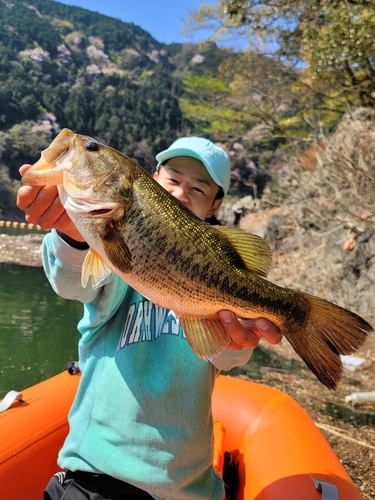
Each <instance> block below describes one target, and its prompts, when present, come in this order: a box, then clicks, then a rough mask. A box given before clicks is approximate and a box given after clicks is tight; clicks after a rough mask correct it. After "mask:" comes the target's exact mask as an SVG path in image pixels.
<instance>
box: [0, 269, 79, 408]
mask: <svg viewBox="0 0 375 500" xmlns="http://www.w3.org/2000/svg"><path fill="white" fill-rule="evenodd" d="M0 311H1V314H0V399H2V397H3V396H4V395H5V394H6V393H7V392H8V391H9V390H11V389H15V390H18V391H21V390H23V389H25V388H26V387H29V386H31V385H34V384H36V383H38V382H40V381H41V380H44V379H46V378H48V377H51V376H52V375H55V374H57V373H59V372H61V371H62V370H64V369H65V366H66V363H67V362H68V361H70V360H74V359H76V358H77V342H78V339H79V333H78V331H77V328H76V325H77V321H78V320H79V318H80V316H81V311H82V305H81V304H79V303H78V302H75V301H68V300H64V299H62V298H60V297H58V296H57V295H56V294H55V292H54V291H53V290H52V288H51V287H50V285H49V283H48V281H47V279H46V277H45V275H44V272H43V269H42V268H35V267H26V266H18V265H9V264H0Z"/></svg>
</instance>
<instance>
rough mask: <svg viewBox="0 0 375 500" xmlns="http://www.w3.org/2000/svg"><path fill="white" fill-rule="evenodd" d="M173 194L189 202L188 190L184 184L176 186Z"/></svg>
mask: <svg viewBox="0 0 375 500" xmlns="http://www.w3.org/2000/svg"><path fill="white" fill-rule="evenodd" d="M172 194H173V196H174V197H175V198H177V199H178V200H180V201H181V202H187V201H188V200H189V196H188V193H187V190H186V189H185V188H184V187H183V186H175V187H174V189H173V193H172Z"/></svg>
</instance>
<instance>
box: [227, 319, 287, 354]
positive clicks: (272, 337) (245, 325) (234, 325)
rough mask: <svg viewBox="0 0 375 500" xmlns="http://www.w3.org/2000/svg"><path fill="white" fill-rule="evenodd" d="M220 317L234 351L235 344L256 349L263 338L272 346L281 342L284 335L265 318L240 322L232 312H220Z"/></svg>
mask: <svg viewBox="0 0 375 500" xmlns="http://www.w3.org/2000/svg"><path fill="white" fill-rule="evenodd" d="M219 317H220V318H221V320H222V322H223V324H224V326H225V329H226V330H227V332H228V333H229V335H230V336H231V339H232V343H231V344H230V346H229V347H231V348H232V349H233V348H234V347H233V343H234V344H236V345H237V346H242V347H252V348H253V347H256V346H257V345H258V343H259V340H260V339H261V338H264V339H265V340H267V342H269V343H270V344H279V343H280V342H281V339H282V335H281V333H280V331H279V329H278V328H277V327H276V326H275V325H274V324H273V323H272V322H271V321H268V320H267V319H265V318H251V319H250V318H249V319H241V320H239V319H238V318H237V316H236V315H235V314H234V313H232V312H231V311H220V312H219ZM240 348H241V347H240Z"/></svg>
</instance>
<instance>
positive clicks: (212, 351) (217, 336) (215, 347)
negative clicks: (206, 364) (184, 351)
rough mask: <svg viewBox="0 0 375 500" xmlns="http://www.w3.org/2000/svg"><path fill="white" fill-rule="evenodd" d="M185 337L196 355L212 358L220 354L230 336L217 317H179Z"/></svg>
mask: <svg viewBox="0 0 375 500" xmlns="http://www.w3.org/2000/svg"><path fill="white" fill-rule="evenodd" d="M180 325H181V326H182V328H183V330H184V332H185V335H186V338H187V340H188V342H189V344H190V346H191V348H192V349H193V351H194V352H195V354H196V355H197V356H199V357H200V358H202V359H212V358H215V357H216V356H218V355H219V354H221V353H222V352H223V351H224V349H225V348H226V347H227V346H228V345H229V343H230V341H231V338H230V336H229V334H228V332H227V331H226V330H225V328H224V326H223V324H222V322H221V321H220V319H219V318H218V317H216V316H215V317H210V318H199V319H198V318H183V317H182V318H180Z"/></svg>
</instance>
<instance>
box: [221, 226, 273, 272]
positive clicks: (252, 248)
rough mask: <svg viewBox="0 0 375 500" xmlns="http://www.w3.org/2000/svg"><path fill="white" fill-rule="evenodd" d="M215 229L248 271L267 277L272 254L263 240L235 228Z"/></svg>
mask: <svg viewBox="0 0 375 500" xmlns="http://www.w3.org/2000/svg"><path fill="white" fill-rule="evenodd" d="M215 227H216V229H217V230H218V231H220V233H221V234H223V235H224V236H225V237H226V238H227V239H228V240H229V242H230V243H231V244H232V245H233V247H234V248H235V249H236V250H237V252H238V253H239V254H240V256H241V258H242V260H243V261H244V264H245V266H246V269H248V270H249V271H252V272H253V273H256V274H258V275H259V276H263V277H265V276H267V274H268V272H269V270H270V267H271V262H272V252H271V249H270V247H269V246H268V244H267V243H266V242H265V241H264V239H263V238H261V237H260V236H257V235H255V234H251V233H247V232H246V231H244V230H242V229H237V228H235V227H228V226H215Z"/></svg>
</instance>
